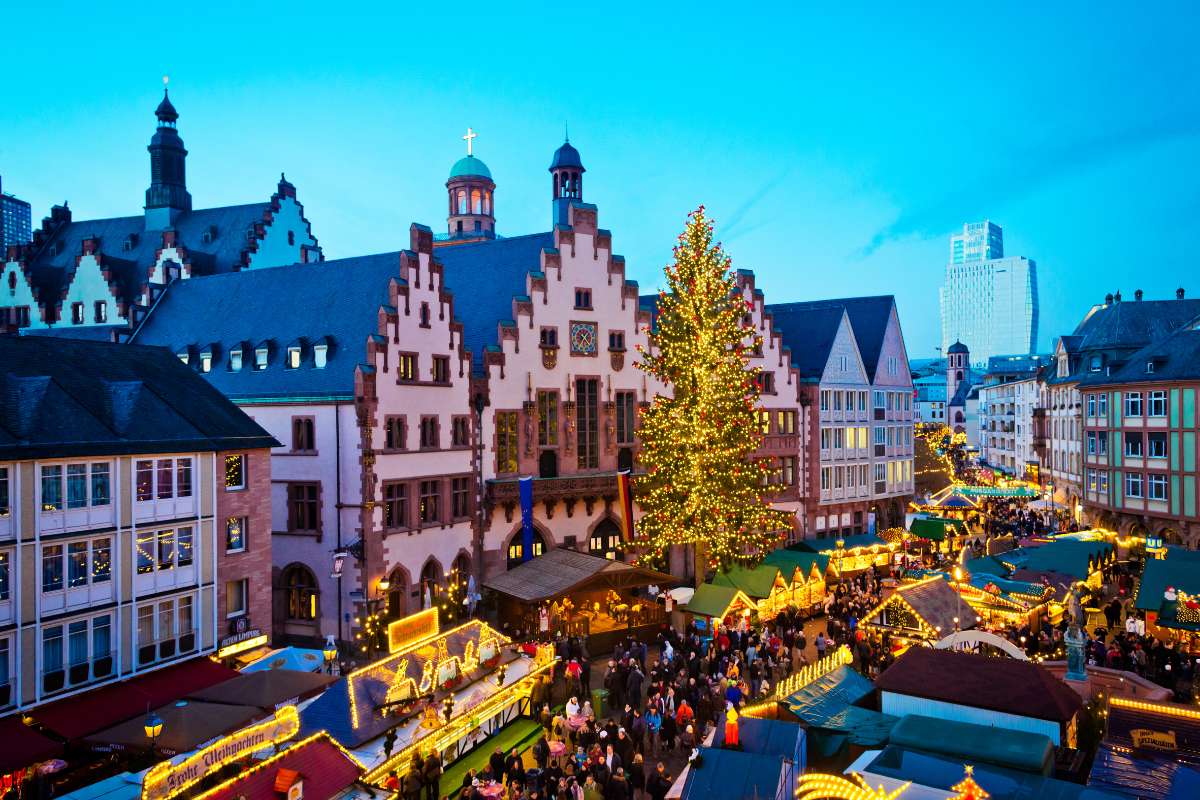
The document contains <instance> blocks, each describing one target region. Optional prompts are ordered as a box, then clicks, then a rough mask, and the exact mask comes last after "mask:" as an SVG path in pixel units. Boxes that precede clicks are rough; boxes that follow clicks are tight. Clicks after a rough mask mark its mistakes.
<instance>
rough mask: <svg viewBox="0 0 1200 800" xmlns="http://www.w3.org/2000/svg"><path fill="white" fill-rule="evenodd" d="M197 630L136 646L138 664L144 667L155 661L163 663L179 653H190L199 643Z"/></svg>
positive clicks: (198, 631)
mask: <svg viewBox="0 0 1200 800" xmlns="http://www.w3.org/2000/svg"><path fill="white" fill-rule="evenodd" d="M199 633H200V629H199V628H193V629H192V630H191V631H190V632H188V633H181V634H179V635H177V636H164V637H162V638H160V639H158V640H156V641H153V642H147V643H146V644H141V645H138V664H139V665H140V666H145V665H146V664H153V663H154V662H155V661H165V660H166V659H168V658H174V657H175V656H177V655H180V654H181V653H190V652H192V651H193V650H195V649H196V643H197V642H198V641H199V636H198V634H199Z"/></svg>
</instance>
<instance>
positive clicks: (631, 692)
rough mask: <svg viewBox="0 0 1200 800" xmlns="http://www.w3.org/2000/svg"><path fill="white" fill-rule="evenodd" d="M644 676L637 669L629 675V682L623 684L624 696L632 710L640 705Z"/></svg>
mask: <svg viewBox="0 0 1200 800" xmlns="http://www.w3.org/2000/svg"><path fill="white" fill-rule="evenodd" d="M645 677H646V676H645V675H644V674H643V673H642V671H641V670H640V669H638V668H636V667H635V668H634V670H633V671H632V672H630V673H629V682H628V683H626V684H625V696H626V698H628V700H629V704H630V705H632V706H633V707H634V708H641V705H642V679H643V678H645Z"/></svg>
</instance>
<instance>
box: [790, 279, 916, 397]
mask: <svg viewBox="0 0 1200 800" xmlns="http://www.w3.org/2000/svg"><path fill="white" fill-rule="evenodd" d="M895 305H896V298H895V297H893V296H892V295H890V294H884V295H877V296H875V297H842V298H837V299H834V300H815V301H809V302H805V303H778V304H775V305H768V306H767V307H766V311H767V313H769V314H774V315H775V327H777V328H778V327H781V325H780V323H779V314H780V312H781V311H784V312H786V311H792V310H801V309H805V308H807V309H818V308H822V307H837V306H841V307H842V308H844V309H846V313H847V314H849V315H850V327H851V328H853V329H854V341H855V342H857V343H858V351H859V353H860V354H861V355H862V359H863V365H864V366H865V367H866V369H867V379H868V380H870V381H874V380H875V368H876V367H877V366H878V365H879V356H880V354H881V353H882V352H883V339H884V336H886V335H887V326H888V320H890V319H891V314H892V308H893V307H894V306H895ZM785 341H786V339H785ZM792 349H793V351H795V345H794V344H793V345H792Z"/></svg>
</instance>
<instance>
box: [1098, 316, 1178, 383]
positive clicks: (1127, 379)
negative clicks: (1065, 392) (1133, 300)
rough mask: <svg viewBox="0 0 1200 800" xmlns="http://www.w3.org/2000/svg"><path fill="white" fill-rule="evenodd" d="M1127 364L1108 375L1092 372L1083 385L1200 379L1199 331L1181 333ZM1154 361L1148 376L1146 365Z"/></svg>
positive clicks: (1129, 359)
mask: <svg viewBox="0 0 1200 800" xmlns="http://www.w3.org/2000/svg"><path fill="white" fill-rule="evenodd" d="M1125 362H1126V363H1125V365H1124V366H1123V367H1119V368H1117V369H1113V370H1110V373H1109V374H1108V375H1107V376H1106V375H1104V373H1102V372H1098V373H1092V377H1089V378H1087V379H1085V380H1083V381H1080V386H1100V385H1105V386H1107V385H1110V384H1121V383H1146V382H1147V381H1153V382H1158V381H1195V380H1200V328H1198V329H1194V330H1181V331H1178V332H1177V333H1174V334H1172V335H1170V336H1168V337H1167V338H1165V339H1162V340H1161V341H1157V342H1154V343H1153V344H1151V345H1149V346H1148V347H1143V348H1142V349H1141V350H1138V351H1137V352H1136V353H1133V354H1132V355H1130V356H1129V357H1128V358H1126V359H1125ZM1151 362H1153V364H1154V372H1153V373H1148V372H1147V371H1146V370H1147V366H1146V365H1147V364H1149V363H1151Z"/></svg>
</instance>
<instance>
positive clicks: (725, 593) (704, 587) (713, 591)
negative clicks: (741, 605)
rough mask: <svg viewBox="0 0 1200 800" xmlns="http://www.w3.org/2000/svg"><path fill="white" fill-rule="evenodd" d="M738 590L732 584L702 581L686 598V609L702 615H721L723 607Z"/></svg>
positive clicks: (736, 594) (730, 601)
mask: <svg viewBox="0 0 1200 800" xmlns="http://www.w3.org/2000/svg"><path fill="white" fill-rule="evenodd" d="M738 594H739V591H738V590H737V589H735V588H733V587H732V586H717V585H715V584H711V583H702V584H700V585H699V586H697V587H696V593H695V594H694V595H692V599H691V600H688V603H687V610H688V611H689V612H691V613H692V614H698V615H699V616H702V617H723V616H725V609H727V608H729V604H730V603H732V602H733V599H734V598H735V597H737V596H738Z"/></svg>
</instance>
